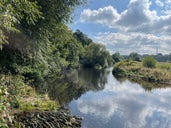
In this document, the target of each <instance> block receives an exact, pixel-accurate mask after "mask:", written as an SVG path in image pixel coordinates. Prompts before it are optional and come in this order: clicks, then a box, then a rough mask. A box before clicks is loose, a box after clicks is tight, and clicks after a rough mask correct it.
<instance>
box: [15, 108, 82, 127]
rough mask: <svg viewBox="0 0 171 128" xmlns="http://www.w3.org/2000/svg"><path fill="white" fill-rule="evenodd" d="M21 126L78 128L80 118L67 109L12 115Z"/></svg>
mask: <svg viewBox="0 0 171 128" xmlns="http://www.w3.org/2000/svg"><path fill="white" fill-rule="evenodd" d="M14 117H15V120H16V122H17V123H18V124H19V125H20V127H21V128H80V127H81V118H78V117H76V116H72V115H71V114H70V113H69V111H68V110H67V111H66V110H63V109H61V110H59V111H57V112H51V111H42V112H40V111H34V112H29V111H28V112H22V113H16V114H15V115H14Z"/></svg>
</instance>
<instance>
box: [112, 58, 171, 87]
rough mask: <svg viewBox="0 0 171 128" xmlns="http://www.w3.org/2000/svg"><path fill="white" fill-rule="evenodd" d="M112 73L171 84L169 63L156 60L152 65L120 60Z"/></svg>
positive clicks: (134, 78) (170, 66) (170, 65)
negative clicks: (147, 65)
mask: <svg viewBox="0 0 171 128" xmlns="http://www.w3.org/2000/svg"><path fill="white" fill-rule="evenodd" d="M113 74H114V75H115V76H118V77H128V78H130V79H133V80H136V81H138V80H144V81H148V82H154V83H163V84H171V64H170V63H167V62H157V63H156V65H155V66H154V67H152V68H151V65H150V67H146V65H145V66H143V62H137V61H121V62H118V63H116V64H115V65H114V68H113Z"/></svg>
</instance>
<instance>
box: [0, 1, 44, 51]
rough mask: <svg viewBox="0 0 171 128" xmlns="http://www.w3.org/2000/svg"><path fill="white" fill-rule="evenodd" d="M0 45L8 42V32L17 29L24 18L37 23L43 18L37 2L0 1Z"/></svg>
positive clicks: (28, 21)
mask: <svg viewBox="0 0 171 128" xmlns="http://www.w3.org/2000/svg"><path fill="white" fill-rule="evenodd" d="M0 12H1V13H0V23H1V24H0V46H1V48H2V44H4V43H7V42H8V41H7V38H8V37H7V36H6V34H5V33H6V32H10V31H17V30H18V28H17V27H16V26H17V24H20V22H21V20H24V21H25V22H26V23H28V24H35V22H37V20H38V19H39V18H41V15H42V14H41V12H40V11H39V7H38V6H37V3H36V2H30V1H29V0H24V1H23V0H13V1H9V0H1V1H0Z"/></svg>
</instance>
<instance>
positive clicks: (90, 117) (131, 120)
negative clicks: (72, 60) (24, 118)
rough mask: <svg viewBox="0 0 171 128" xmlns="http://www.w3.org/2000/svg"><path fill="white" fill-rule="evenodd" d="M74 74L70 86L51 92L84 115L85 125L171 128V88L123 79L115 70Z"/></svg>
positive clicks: (55, 87)
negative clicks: (117, 76) (153, 86)
mask: <svg viewBox="0 0 171 128" xmlns="http://www.w3.org/2000/svg"><path fill="white" fill-rule="evenodd" d="M71 74H72V75H71V76H69V78H68V81H69V82H67V84H66V86H61V85H64V83H63V84H61V85H60V84H59V82H58V84H57V83H56V84H52V87H50V88H52V90H53V91H49V95H50V96H51V98H52V99H55V100H58V101H60V102H61V103H62V104H64V105H65V106H66V107H68V108H69V109H70V110H71V113H72V114H73V115H76V116H79V117H82V118H83V120H82V128H171V88H155V89H153V88H152V87H151V86H150V84H148V83H145V84H144V85H145V87H144V86H143V87H142V86H141V85H140V84H137V83H132V82H130V81H129V80H122V82H121V81H118V80H117V79H116V78H114V76H113V75H112V73H111V69H108V70H107V71H95V70H90V69H87V70H81V71H80V72H76V71H75V72H74V73H71ZM54 83H55V81H54ZM73 84H74V85H76V86H74V85H73ZM144 88H145V89H144ZM59 89H60V91H59ZM61 89H62V90H61Z"/></svg>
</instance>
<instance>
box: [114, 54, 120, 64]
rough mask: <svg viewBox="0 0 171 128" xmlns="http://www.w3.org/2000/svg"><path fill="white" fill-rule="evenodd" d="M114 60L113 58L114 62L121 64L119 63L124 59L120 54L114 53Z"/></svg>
mask: <svg viewBox="0 0 171 128" xmlns="http://www.w3.org/2000/svg"><path fill="white" fill-rule="evenodd" d="M112 58H113V60H114V62H115V63H117V62H119V61H121V60H122V57H121V55H120V54H119V53H114V54H113V55H112Z"/></svg>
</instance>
